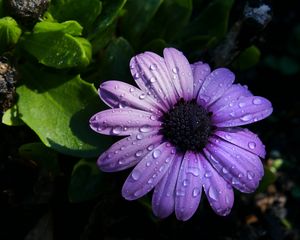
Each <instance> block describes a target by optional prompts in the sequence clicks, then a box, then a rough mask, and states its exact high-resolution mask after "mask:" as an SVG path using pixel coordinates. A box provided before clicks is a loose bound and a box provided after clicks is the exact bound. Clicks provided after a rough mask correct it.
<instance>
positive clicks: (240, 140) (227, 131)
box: [214, 127, 266, 158]
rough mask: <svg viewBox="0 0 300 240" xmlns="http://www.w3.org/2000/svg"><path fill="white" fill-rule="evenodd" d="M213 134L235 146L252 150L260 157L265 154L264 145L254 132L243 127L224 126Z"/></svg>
mask: <svg viewBox="0 0 300 240" xmlns="http://www.w3.org/2000/svg"><path fill="white" fill-rule="evenodd" d="M214 134H215V135H217V136H219V137H220V138H223V139H224V140H226V141H227V142H230V143H232V144H234V145H236V146H239V147H241V148H243V149H245V150H247V151H249V152H252V153H254V154H256V155H258V156H260V157H262V158H264V157H265V155H266V150H265V145H264V144H263V143H262V142H261V140H260V139H259V138H258V136H257V135H256V134H254V133H253V132H251V131H249V130H248V129H243V128H238V127H235V128H224V129H220V128H219V129H218V130H217V131H215V132H214Z"/></svg>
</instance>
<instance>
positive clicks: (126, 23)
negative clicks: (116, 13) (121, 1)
mask: <svg viewBox="0 0 300 240" xmlns="http://www.w3.org/2000/svg"><path fill="white" fill-rule="evenodd" d="M162 2H163V0H148V1H140V0H128V2H127V4H126V5H125V10H126V13H125V14H124V16H123V18H122V21H121V23H122V25H121V30H122V33H123V35H124V37H125V38H126V39H128V40H129V41H130V42H131V43H132V44H134V46H137V45H138V43H139V41H140V37H141V36H142V34H143V33H144V31H145V30H146V28H147V26H148V24H149V22H150V20H151V19H152V18H153V17H154V15H155V13H156V12H157V10H158V8H159V6H160V5H161V4H162Z"/></svg>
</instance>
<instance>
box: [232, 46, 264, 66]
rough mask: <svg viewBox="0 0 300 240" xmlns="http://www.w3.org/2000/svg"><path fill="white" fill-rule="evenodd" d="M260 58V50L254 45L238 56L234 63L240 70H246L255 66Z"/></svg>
mask: <svg viewBox="0 0 300 240" xmlns="http://www.w3.org/2000/svg"><path fill="white" fill-rule="evenodd" d="M259 59H260V50H259V49H258V48H257V47H256V46H254V45H252V46H251V47H248V48H247V49H245V50H244V51H243V52H242V53H241V54H240V55H239V56H238V58H237V59H236V60H235V61H234V62H233V63H232V65H233V66H234V67H235V68H236V69H239V70H246V69H249V68H251V67H253V66H255V65H256V64H257V63H258V62H259Z"/></svg>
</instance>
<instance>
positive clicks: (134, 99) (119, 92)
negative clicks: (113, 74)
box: [99, 81, 163, 115]
mask: <svg viewBox="0 0 300 240" xmlns="http://www.w3.org/2000/svg"><path fill="white" fill-rule="evenodd" d="M99 95H100V97H101V99H102V101H103V102H105V103H106V104H107V105H108V106H110V107H111V108H124V107H130V108H135V109H140V110H143V111H147V112H153V113H155V114H158V115H161V110H163V109H161V107H160V105H159V104H158V103H157V102H156V101H155V100H154V99H153V98H152V97H151V96H149V95H147V94H146V93H144V92H143V91H141V90H140V89H138V88H136V87H134V86H132V85H129V84H127V83H123V82H120V81H107V82H104V83H102V84H101V85H100V88H99Z"/></svg>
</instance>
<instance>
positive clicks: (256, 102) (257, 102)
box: [252, 98, 262, 105]
mask: <svg viewBox="0 0 300 240" xmlns="http://www.w3.org/2000/svg"><path fill="white" fill-rule="evenodd" d="M252 103H253V104H255V105H260V104H261V103H262V101H261V99H260V98H254V99H253V101H252Z"/></svg>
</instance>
